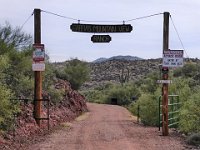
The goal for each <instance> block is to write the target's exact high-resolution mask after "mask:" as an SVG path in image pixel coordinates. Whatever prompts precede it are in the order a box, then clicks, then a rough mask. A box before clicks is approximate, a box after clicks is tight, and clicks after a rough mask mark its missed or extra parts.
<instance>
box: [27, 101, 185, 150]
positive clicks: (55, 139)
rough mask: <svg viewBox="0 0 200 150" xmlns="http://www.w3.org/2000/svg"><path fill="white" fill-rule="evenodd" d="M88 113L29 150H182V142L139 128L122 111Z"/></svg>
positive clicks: (92, 109)
mask: <svg viewBox="0 0 200 150" xmlns="http://www.w3.org/2000/svg"><path fill="white" fill-rule="evenodd" d="M88 108H89V113H86V114H85V115H83V116H81V117H79V118H77V120H76V121H74V122H72V123H71V124H67V123H66V124H65V125H63V126H65V127H63V128H62V130H58V131H56V132H55V133H53V134H51V135H49V136H47V137H46V139H45V140H44V141H42V142H40V143H37V144H35V145H32V146H30V147H29V148H27V149H30V150H183V149H185V148H184V147H183V141H182V140H181V139H180V138H178V137H176V136H175V135H173V134H171V135H170V136H168V137H163V136H160V134H161V133H160V132H158V128H152V127H144V126H142V125H138V124H137V123H136V121H134V118H133V117H131V115H130V113H129V112H128V111H127V110H126V109H125V108H123V107H120V106H112V105H99V104H88Z"/></svg>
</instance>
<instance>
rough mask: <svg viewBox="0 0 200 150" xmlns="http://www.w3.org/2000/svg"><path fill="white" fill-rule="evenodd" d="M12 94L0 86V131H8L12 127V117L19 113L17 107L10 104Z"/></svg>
mask: <svg viewBox="0 0 200 150" xmlns="http://www.w3.org/2000/svg"><path fill="white" fill-rule="evenodd" d="M12 96H13V94H12V92H11V91H10V90H9V89H7V88H6V87H5V86H3V85H1V84H0V130H8V129H10V128H11V127H12V125H13V115H14V114H15V113H17V112H19V107H18V105H17V104H15V103H11V101H10V99H11V98H12Z"/></svg>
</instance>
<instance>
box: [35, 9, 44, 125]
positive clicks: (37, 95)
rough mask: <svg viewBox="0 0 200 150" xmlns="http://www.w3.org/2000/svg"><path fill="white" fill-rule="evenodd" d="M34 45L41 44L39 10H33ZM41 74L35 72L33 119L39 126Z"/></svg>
mask: <svg viewBox="0 0 200 150" xmlns="http://www.w3.org/2000/svg"><path fill="white" fill-rule="evenodd" d="M34 43H35V44H41V10H40V9H34ZM41 99H42V72H41V71H35V89H34V117H35V119H36V122H37V124H38V125H39V126H40V118H41V108H42V101H40V100H41Z"/></svg>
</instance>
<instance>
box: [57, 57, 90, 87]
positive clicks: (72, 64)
mask: <svg viewBox="0 0 200 150" xmlns="http://www.w3.org/2000/svg"><path fill="white" fill-rule="evenodd" d="M89 72H90V70H89V67H88V65H87V63H86V62H84V61H80V60H78V59H71V60H70V61H68V62H67V63H66V66H65V68H64V70H56V75H57V77H58V78H61V79H64V80H67V81H69V82H70V84H71V87H72V89H74V90H78V89H79V88H80V87H81V85H82V84H83V83H84V82H85V81H87V80H89Z"/></svg>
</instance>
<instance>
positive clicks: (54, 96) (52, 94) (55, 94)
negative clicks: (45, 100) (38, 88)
mask: <svg viewBox="0 0 200 150" xmlns="http://www.w3.org/2000/svg"><path fill="white" fill-rule="evenodd" d="M48 93H49V98H50V101H51V102H52V103H53V104H55V105H56V104H58V103H59V102H61V101H62V100H63V95H64V94H65V91H64V90H61V89H55V88H53V87H50V88H49V89H48Z"/></svg>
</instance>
